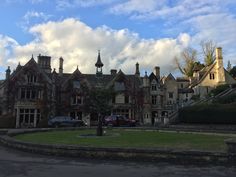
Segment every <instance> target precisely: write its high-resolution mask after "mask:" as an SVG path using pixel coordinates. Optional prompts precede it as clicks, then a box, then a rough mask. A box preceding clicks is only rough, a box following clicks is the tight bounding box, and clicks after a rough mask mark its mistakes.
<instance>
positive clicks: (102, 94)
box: [85, 88, 113, 136]
mask: <svg viewBox="0 0 236 177" xmlns="http://www.w3.org/2000/svg"><path fill="white" fill-rule="evenodd" d="M87 92H88V94H87V97H86V99H85V111H86V112H89V113H97V114H98V127H97V136H102V135H103V129H102V118H103V117H104V116H105V115H107V114H108V113H110V110H111V108H112V106H111V104H110V101H111V99H112V96H113V91H112V90H111V89H105V88H93V89H90V90H87Z"/></svg>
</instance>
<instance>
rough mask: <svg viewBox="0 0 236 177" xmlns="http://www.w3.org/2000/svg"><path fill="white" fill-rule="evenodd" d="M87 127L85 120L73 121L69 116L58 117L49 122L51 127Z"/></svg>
mask: <svg viewBox="0 0 236 177" xmlns="http://www.w3.org/2000/svg"><path fill="white" fill-rule="evenodd" d="M85 125H86V123H85V122H84V121H83V120H77V119H73V118H72V117H69V116H56V117H53V118H51V119H49V120H48V126H50V127H80V126H85Z"/></svg>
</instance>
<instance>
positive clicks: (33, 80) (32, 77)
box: [27, 75, 37, 83]
mask: <svg viewBox="0 0 236 177" xmlns="http://www.w3.org/2000/svg"><path fill="white" fill-rule="evenodd" d="M27 81H28V83H36V82H37V77H36V76H35V75H27Z"/></svg>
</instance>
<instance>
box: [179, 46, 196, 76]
mask: <svg viewBox="0 0 236 177" xmlns="http://www.w3.org/2000/svg"><path fill="white" fill-rule="evenodd" d="M181 59H182V60H183V65H181V63H180V59H179V58H177V57H175V62H176V65H177V68H178V69H179V70H180V72H181V73H182V74H184V75H185V76H187V77H192V76H193V68H194V66H195V63H196V61H197V51H196V50H195V49H193V48H187V49H185V50H184V51H182V52H181Z"/></svg>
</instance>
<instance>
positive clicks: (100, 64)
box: [95, 50, 103, 68]
mask: <svg viewBox="0 0 236 177" xmlns="http://www.w3.org/2000/svg"><path fill="white" fill-rule="evenodd" d="M95 66H96V67H98V68H101V67H103V63H102V60H101V56H100V50H98V58H97V62H96V64H95Z"/></svg>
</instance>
